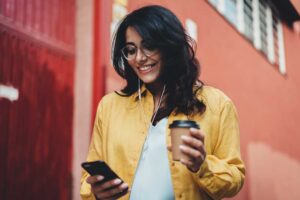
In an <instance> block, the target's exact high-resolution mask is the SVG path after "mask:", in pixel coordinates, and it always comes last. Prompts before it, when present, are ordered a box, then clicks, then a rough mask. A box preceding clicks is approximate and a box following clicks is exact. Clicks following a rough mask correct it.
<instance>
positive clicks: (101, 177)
mask: <svg viewBox="0 0 300 200" xmlns="http://www.w3.org/2000/svg"><path fill="white" fill-rule="evenodd" d="M96 178H97V181H102V180H103V179H104V177H103V176H97V177H96Z"/></svg>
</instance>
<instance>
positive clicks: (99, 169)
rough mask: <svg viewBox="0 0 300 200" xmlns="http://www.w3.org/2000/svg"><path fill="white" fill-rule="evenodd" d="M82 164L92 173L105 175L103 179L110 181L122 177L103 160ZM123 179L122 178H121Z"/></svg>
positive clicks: (92, 174)
mask: <svg viewBox="0 0 300 200" xmlns="http://www.w3.org/2000/svg"><path fill="white" fill-rule="evenodd" d="M81 166H82V167H83V168H84V169H85V170H86V171H87V172H88V173H89V174H90V175H91V176H94V175H102V176H104V180H103V181H109V180H112V179H116V178H118V179H120V177H119V176H118V175H117V174H116V173H115V172H114V171H113V170H112V169H110V167H109V166H108V165H107V164H106V163H105V162H104V161H102V160H97V161H93V162H84V163H82V164H81ZM121 180H122V179H121Z"/></svg>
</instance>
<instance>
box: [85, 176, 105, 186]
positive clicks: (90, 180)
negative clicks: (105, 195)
mask: <svg viewBox="0 0 300 200" xmlns="http://www.w3.org/2000/svg"><path fill="white" fill-rule="evenodd" d="M103 179H104V176H101V175H96V176H89V177H88V178H87V179H86V182H87V183H88V184H91V185H93V184H95V183H97V182H100V181H102V180H103Z"/></svg>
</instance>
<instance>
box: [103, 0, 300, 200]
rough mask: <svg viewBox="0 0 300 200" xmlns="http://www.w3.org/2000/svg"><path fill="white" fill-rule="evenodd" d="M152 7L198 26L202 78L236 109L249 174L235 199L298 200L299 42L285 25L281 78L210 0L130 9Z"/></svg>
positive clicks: (134, 3) (113, 84)
mask: <svg viewBox="0 0 300 200" xmlns="http://www.w3.org/2000/svg"><path fill="white" fill-rule="evenodd" d="M147 4H160V5H163V6H166V7H168V8H170V9H171V10H172V11H174V12H175V13H176V14H177V15H178V16H179V18H180V19H181V20H182V21H183V22H184V21H185V19H186V18H191V19H192V20H194V21H195V22H196V23H197V25H198V42H197V43H198V46H197V56H198V58H199V60H200V62H201V64H202V74H201V77H200V78H201V79H202V80H204V82H205V83H206V84H208V85H212V86H215V87H218V88H220V89H222V90H223V91H224V92H225V93H226V94H227V95H228V96H229V97H230V98H231V99H232V100H233V101H234V103H235V105H236V107H237V110H238V114H239V120H240V130H241V148H242V156H243V159H244V160H245V163H246V167H247V175H246V183H245V186H244V188H243V189H242V191H241V192H240V193H239V195H238V196H237V197H235V199H243V200H244V199H274V198H277V199H299V198H300V197H299V194H300V193H299V192H298V189H296V188H295V186H296V185H299V183H300V182H299V180H300V147H299V145H297V143H298V141H299V140H300V135H299V131H298V127H297V123H298V121H297V119H299V118H300V105H299V99H300V92H299V91H300V90H299V85H300V68H299V66H300V64H299V52H300V38H299V37H297V35H296V34H295V33H294V32H293V31H292V30H291V29H290V28H289V27H287V26H285V25H284V43H285V55H286V68H287V74H286V75H282V74H280V73H279V70H278V66H274V65H271V64H270V63H269V62H268V60H267V58H266V57H265V56H264V55H263V54H262V53H260V52H259V51H257V50H256V49H255V48H254V47H253V45H252V44H251V43H250V42H248V41H247V40H246V39H245V38H244V37H243V36H242V35H241V34H240V33H239V32H238V31H237V30H236V29H235V28H234V27H233V26H232V25H230V23H229V22H227V21H226V20H225V19H224V18H223V17H222V16H221V15H220V14H219V13H218V12H217V11H216V10H215V9H214V8H213V7H212V6H211V5H210V4H209V3H208V2H207V1H188V2H187V1H176V2H175V1H166V0H151V1H150V0H149V1H148V0H131V1H128V10H129V11H131V10H133V9H135V8H137V7H140V6H142V5H147ZM107 47H108V46H107ZM108 71H109V73H108V77H107V78H106V79H110V80H109V84H110V85H109V87H108V88H109V90H108V91H111V90H112V88H114V89H116V88H119V87H120V86H121V84H120V81H119V80H120V79H119V78H117V77H116V75H115V74H114V73H113V70H112V67H110V68H109V69H108ZM112 80H114V81H112ZM288 171H289V172H290V173H287V172H288ZM282 188H284V189H286V190H282Z"/></svg>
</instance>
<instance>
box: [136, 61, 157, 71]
mask: <svg viewBox="0 0 300 200" xmlns="http://www.w3.org/2000/svg"><path fill="white" fill-rule="evenodd" d="M156 64H157V63H154V64H150V65H144V66H141V67H138V70H139V72H140V73H148V72H150V71H151V70H152V68H153V67H155V65H156Z"/></svg>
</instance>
